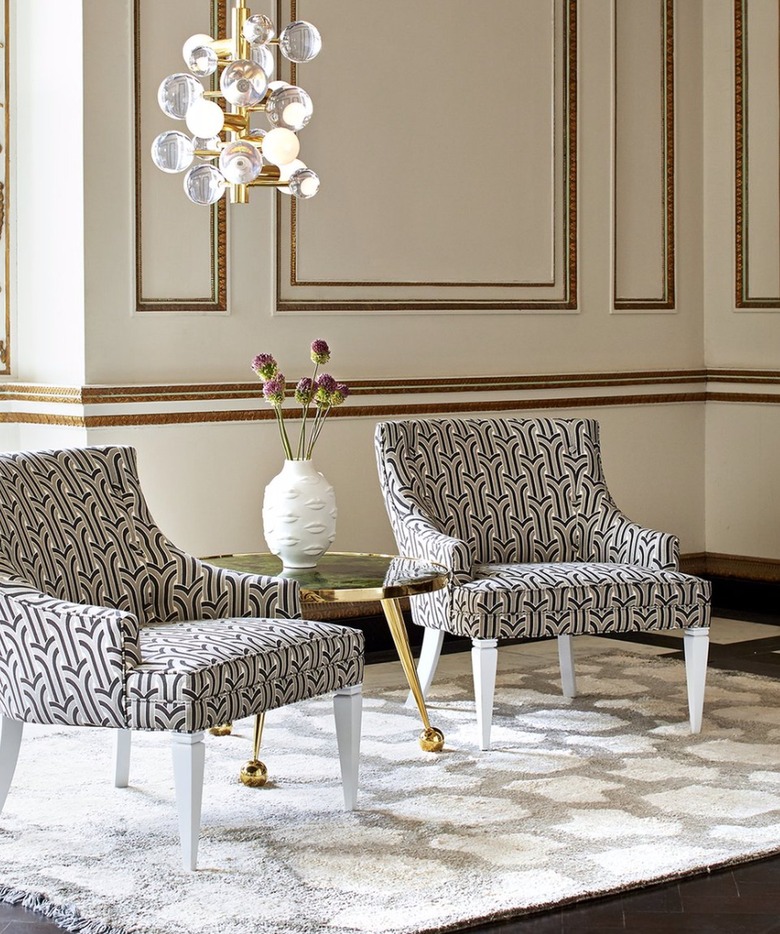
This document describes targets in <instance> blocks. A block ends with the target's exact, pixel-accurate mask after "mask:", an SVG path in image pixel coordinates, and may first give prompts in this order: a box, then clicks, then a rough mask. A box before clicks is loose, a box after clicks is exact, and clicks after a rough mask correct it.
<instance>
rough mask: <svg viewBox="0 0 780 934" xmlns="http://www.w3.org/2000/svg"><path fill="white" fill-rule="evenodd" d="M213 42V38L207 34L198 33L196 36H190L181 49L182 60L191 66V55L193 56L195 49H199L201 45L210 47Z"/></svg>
mask: <svg viewBox="0 0 780 934" xmlns="http://www.w3.org/2000/svg"><path fill="white" fill-rule="evenodd" d="M213 41H214V39H213V37H212V36H207V35H206V33H205V32H198V33H196V34H195V35H194V36H190V37H189V39H188V40H187V41H186V42H185V43H184V45H183V46H182V47H181V54H182V58H183V59H184V61H185V62H186V63H187V64H188V65H189V63H190V55H192V52H193V49H197V48H198V46H201V45H209V44H210V43H212V42H213Z"/></svg>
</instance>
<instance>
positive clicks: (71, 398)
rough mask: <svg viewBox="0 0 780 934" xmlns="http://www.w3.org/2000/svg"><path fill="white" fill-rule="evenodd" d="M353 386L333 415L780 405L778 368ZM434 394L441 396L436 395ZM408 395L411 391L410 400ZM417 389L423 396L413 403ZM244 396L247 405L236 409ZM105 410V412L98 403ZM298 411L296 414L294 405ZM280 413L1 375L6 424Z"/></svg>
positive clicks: (250, 417) (199, 419)
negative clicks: (730, 386)
mask: <svg viewBox="0 0 780 934" xmlns="http://www.w3.org/2000/svg"><path fill="white" fill-rule="evenodd" d="M720 384H734V390H733V391H730V390H729V391H724V390H723V389H720V388H716V387H717V386H719V385H720ZM350 386H351V389H352V395H351V396H350V399H349V400H348V402H347V403H346V404H345V405H344V406H343V407H342V408H339V409H335V410H334V411H333V413H332V417H335V418H396V417H405V416H412V415H414V416H420V415H431V416H436V415H457V414H464V415H465V414H475V413H480V412H483V413H491V412H511V411H518V412H519V411H539V410H545V409H549V410H561V409H582V408H600V407H605V406H647V405H674V404H681V403H683V404H684V403H702V402H728V403H740V404H748V405H780V371H778V370H766V371H758V370H738V369H728V370H704V369H690V370H647V371H627V372H612V373H568V374H551V375H538V376H530V375H515V376H511V375H510V376H490V377H483V378H482V377H432V378H408V379H385V380H351V381H350ZM738 386H739V388H737V387H738ZM752 387H756V388H752ZM758 387H762V391H759V390H758ZM770 387H777V391H775V392H771V391H767V390H768V389H769V388H770ZM582 390H586V392H585V393H583V392H582ZM434 395H436V396H437V397H438V398H436V399H433V398H431V397H432V396H434ZM400 396H404V397H405V399H404V401H401V399H400V398H399V397H400ZM409 397H413V398H414V397H416V398H414V401H407V400H408V399H409ZM236 402H244V403H245V404H244V405H242V406H240V407H237V408H232V407H231V405H234V404H235V403H236ZM184 406H187V408H184ZM98 408H100V409H101V411H96V409H98ZM289 417H291V418H295V417H296V412H295V410H294V409H293V408H292V407H291V408H290V411H289ZM272 418H273V411H272V409H271V408H270V407H269V406H267V405H266V403H265V402H264V400H263V398H262V392H261V387H260V383H259V382H235V383H191V384H170V385H163V384H155V385H140V386H139V385H135V386H132V385H131V386H80V387H79V386H71V387H69V386H49V385H43V384H36V383H21V382H6V383H0V422H2V423H4V424H11V423H19V424H48V425H67V426H69V427H81V428H106V427H116V426H145V425H174V424H197V423H208V422H241V421H264V420H271V419H272Z"/></svg>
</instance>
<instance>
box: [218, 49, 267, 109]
mask: <svg viewBox="0 0 780 934" xmlns="http://www.w3.org/2000/svg"><path fill="white" fill-rule="evenodd" d="M219 86H220V88H221V89H222V93H223V94H224V95H225V99H226V100H227V101H229V102H230V103H231V104H235V105H236V106H237V107H252V106H253V105H254V104H259V103H260V101H261V100H262V99H263V95H264V94H265V90H266V88H267V87H268V78H266V76H265V72H264V71H263V69H262V68H261V67H260V66H259V65H255V63H254V62H249V61H247V60H246V59H239V60H238V61H237V62H233V63H232V64H231V65H228V66H227V68H226V69H225V70H224V71H223V72H222V77H221V78H220V79H219Z"/></svg>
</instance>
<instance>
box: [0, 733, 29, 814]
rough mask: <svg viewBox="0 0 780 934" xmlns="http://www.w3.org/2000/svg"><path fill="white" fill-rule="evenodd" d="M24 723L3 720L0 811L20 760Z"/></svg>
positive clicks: (0, 739)
mask: <svg viewBox="0 0 780 934" xmlns="http://www.w3.org/2000/svg"><path fill="white" fill-rule="evenodd" d="M23 729H24V723H23V722H22V721H21V720H11V719H10V718H9V717H3V718H2V732H0V811H2V810H3V805H4V804H5V799H6V798H7V797H8V789H9V788H10V787H11V781H12V779H13V777H14V772H15V771H16V760H17V759H18V758H19V747H20V746H21V744H22V730H23Z"/></svg>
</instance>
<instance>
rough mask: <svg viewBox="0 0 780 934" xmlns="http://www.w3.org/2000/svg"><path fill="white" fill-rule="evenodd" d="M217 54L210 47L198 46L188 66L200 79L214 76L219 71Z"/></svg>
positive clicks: (189, 59) (193, 51)
mask: <svg viewBox="0 0 780 934" xmlns="http://www.w3.org/2000/svg"><path fill="white" fill-rule="evenodd" d="M217 64H218V59H217V53H216V52H215V51H214V49H212V48H211V46H210V45H196V46H195V48H194V49H193V50H192V51H191V52H190V57H189V58H188V59H187V66H188V68H189V69H190V71H191V72H192V73H193V74H194V75H197V77H198V78H205V77H207V76H208V75H213V74H214V72H215V71H216V70H217Z"/></svg>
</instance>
